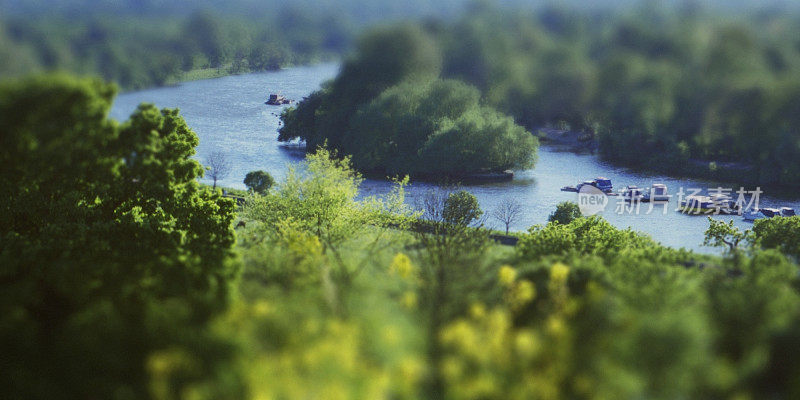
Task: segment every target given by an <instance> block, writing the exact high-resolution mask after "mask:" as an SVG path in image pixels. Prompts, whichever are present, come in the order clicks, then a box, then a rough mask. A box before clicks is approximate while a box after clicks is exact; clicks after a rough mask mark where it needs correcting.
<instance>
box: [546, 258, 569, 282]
mask: <svg viewBox="0 0 800 400" xmlns="http://www.w3.org/2000/svg"><path fill="white" fill-rule="evenodd" d="M567 275H569V267H568V266H566V265H564V264H562V263H555V265H553V268H551V269H550V280H552V281H554V282H564V281H566V280H567Z"/></svg>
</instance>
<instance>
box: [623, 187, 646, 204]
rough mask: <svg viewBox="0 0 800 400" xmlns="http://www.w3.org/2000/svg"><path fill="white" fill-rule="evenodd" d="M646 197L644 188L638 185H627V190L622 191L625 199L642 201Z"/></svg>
mask: <svg viewBox="0 0 800 400" xmlns="http://www.w3.org/2000/svg"><path fill="white" fill-rule="evenodd" d="M643 197H644V194H643V190H642V189H640V188H639V187H638V186H634V185H630V186H626V187H625V190H623V191H622V198H623V199H624V200H625V201H632V202H635V201H642V198H643Z"/></svg>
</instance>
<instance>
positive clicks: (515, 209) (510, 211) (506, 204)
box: [492, 197, 522, 235]
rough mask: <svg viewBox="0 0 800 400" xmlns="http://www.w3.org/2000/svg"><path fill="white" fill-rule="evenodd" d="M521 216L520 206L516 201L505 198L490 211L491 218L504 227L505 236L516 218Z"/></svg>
mask: <svg viewBox="0 0 800 400" xmlns="http://www.w3.org/2000/svg"><path fill="white" fill-rule="evenodd" d="M520 214H522V204H520V203H519V202H518V201H516V200H514V199H512V198H509V197H506V198H504V199H503V201H501V202H500V204H498V205H497V206H496V207H495V209H494V210H492V217H494V218H495V219H496V220H498V221H500V222H501V223H502V224H503V225H505V227H506V235H508V231H509V229H510V228H511V224H513V223H514V222H515V221H516V220H517V218H519V216H520Z"/></svg>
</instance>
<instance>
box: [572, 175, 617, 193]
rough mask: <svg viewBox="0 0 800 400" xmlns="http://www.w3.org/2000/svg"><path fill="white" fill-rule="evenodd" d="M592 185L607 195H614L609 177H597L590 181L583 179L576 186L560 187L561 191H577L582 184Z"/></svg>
mask: <svg viewBox="0 0 800 400" xmlns="http://www.w3.org/2000/svg"><path fill="white" fill-rule="evenodd" d="M587 185H588V186H594V187H596V188H597V189H600V191H602V192H603V193H605V194H607V195H612V196H613V195H615V194H614V193H612V191H613V190H614V186H613V185H612V184H611V179H608V178H603V177H598V178H595V179H594V180H591V181H583V182H581V183H579V184H577V185H576V186H564V187H562V188H561V191H562V192H578V191H580V190H581V188H582V187H584V186H587Z"/></svg>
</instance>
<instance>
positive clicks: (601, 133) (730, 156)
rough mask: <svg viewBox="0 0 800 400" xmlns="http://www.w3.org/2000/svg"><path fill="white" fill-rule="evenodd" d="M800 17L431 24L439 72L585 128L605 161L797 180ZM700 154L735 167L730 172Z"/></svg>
mask: <svg viewBox="0 0 800 400" xmlns="http://www.w3.org/2000/svg"><path fill="white" fill-rule="evenodd" d="M799 17H800V15H797V14H775V13H769V12H764V13H753V14H748V15H739V16H735V17H734V16H730V17H724V16H720V15H718V14H715V15H712V14H710V13H706V12H704V11H702V10H701V9H699V8H692V7H689V6H684V7H681V8H672V9H657V8H656V9H653V8H647V9H645V8H642V9H636V10H632V11H629V12H628V13H626V14H621V15H613V16H612V15H602V14H590V13H579V12H574V11H566V10H563V9H555V8H551V9H547V10H544V11H542V12H538V13H535V14H526V13H518V12H517V13H501V12H496V11H494V10H491V9H483V10H477V11H476V12H474V13H472V14H470V15H467V16H466V17H465V18H463V19H462V20H460V21H458V22H456V23H453V24H431V25H429V26H428V27H427V28H428V31H429V32H431V36H432V37H433V38H435V40H436V41H437V42H438V43H439V45H440V46H441V48H442V52H443V57H444V64H443V65H444V67H443V71H442V75H443V76H446V77H452V78H458V79H462V80H464V81H466V82H469V83H471V84H473V85H476V86H478V87H479V88H481V89H482V91H483V93H484V97H485V100H486V101H487V102H488V103H489V104H491V105H494V106H496V107H498V108H499V109H500V110H501V111H504V112H507V113H509V114H511V115H513V116H514V117H515V119H516V120H517V122H518V123H520V124H522V125H523V126H525V127H527V128H529V129H535V128H539V127H543V126H546V125H560V126H562V127H565V128H569V129H573V130H583V131H586V132H588V133H591V134H593V135H595V137H596V138H597V139H598V140H599V143H600V152H601V154H602V156H603V157H605V158H606V159H609V160H613V161H616V162H621V163H624V164H627V165H631V166H636V167H646V168H650V169H657V170H661V171H664V172H670V173H688V174H692V175H705V176H711V177H720V178H725V179H735V180H739V181H750V182H759V183H763V184H779V185H798V184H800V101H798V99H800V35H798V32H800V18H799ZM694 160H716V161H727V162H736V163H741V164H743V166H742V167H741V168H736V169H735V171H736V174H735V175H733V174H730V173H729V174H727V175H726V174H725V172H726V171H724V170H722V168H715V166H716V165H717V164H715V163H711V164H710V163H708V162H706V163H699V162H691V161H694ZM745 165H746V166H748V167H744V166H745ZM732 175H733V176H732Z"/></svg>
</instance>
